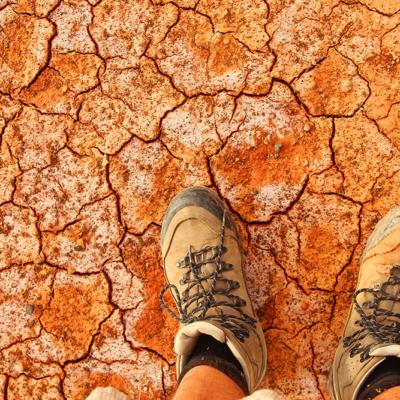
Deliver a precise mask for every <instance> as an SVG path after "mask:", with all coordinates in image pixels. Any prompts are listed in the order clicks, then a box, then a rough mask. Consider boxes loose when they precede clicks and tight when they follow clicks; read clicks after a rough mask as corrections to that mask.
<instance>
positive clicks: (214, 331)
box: [174, 321, 225, 356]
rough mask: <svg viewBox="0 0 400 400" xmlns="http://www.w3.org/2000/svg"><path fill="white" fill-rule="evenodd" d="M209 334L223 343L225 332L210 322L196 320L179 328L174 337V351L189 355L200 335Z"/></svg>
mask: <svg viewBox="0 0 400 400" xmlns="http://www.w3.org/2000/svg"><path fill="white" fill-rule="evenodd" d="M202 334H204V335H210V336H212V337H213V338H214V339H216V340H218V341H220V342H221V343H225V333H224V331H223V330H222V329H220V328H218V327H217V326H215V325H214V324H213V323H211V322H206V321H198V322H193V323H192V324H189V325H186V326H184V327H183V328H181V329H180V330H179V332H178V334H177V335H176V337H175V346H174V351H175V353H176V354H179V355H181V356H189V355H190V354H191V353H192V352H193V350H194V348H195V347H196V344H197V340H198V338H199V336H200V335H202Z"/></svg>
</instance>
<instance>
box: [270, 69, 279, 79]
mask: <svg viewBox="0 0 400 400" xmlns="http://www.w3.org/2000/svg"><path fill="white" fill-rule="evenodd" d="M271 76H272V77H273V78H279V77H280V74H279V72H278V71H272V72H271Z"/></svg>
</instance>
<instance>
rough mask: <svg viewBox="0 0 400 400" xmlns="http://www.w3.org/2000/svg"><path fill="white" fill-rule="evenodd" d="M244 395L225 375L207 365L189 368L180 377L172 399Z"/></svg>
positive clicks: (228, 398)
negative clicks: (181, 377)
mask: <svg viewBox="0 0 400 400" xmlns="http://www.w3.org/2000/svg"><path fill="white" fill-rule="evenodd" d="M244 396H245V394H244V392H243V390H242V389H240V387H239V386H238V385H237V384H236V383H235V382H234V381H233V380H232V379H231V378H229V377H228V376H227V375H225V374H224V373H222V372H221V371H219V370H218V369H215V368H213V367H209V366H208V365H200V366H198V367H195V368H193V369H191V370H190V371H189V372H188V373H187V374H186V375H185V377H184V378H183V379H182V381H181V383H180V385H179V387H178V390H177V391H176V394H175V397H174V400H185V399H188V398H190V399H191V400H219V399H224V400H236V399H241V398H243V397H244Z"/></svg>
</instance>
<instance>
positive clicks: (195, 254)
mask: <svg viewBox="0 0 400 400" xmlns="http://www.w3.org/2000/svg"><path fill="white" fill-rule="evenodd" d="M161 247H162V254H163V261H164V271H165V276H166V278H167V281H168V285H167V286H166V287H165V288H164V289H163V291H162V292H161V295H160V301H161V304H162V305H163V307H164V308H166V309H167V310H168V312H169V313H170V314H171V315H172V316H173V317H174V318H175V319H177V320H178V321H179V322H180V323H181V328H180V330H179V332H178V334H177V335H176V337H175V347H174V350H175V353H176V354H177V374H178V377H179V375H180V373H181V372H182V369H183V367H184V366H185V365H186V364H187V362H188V361H189V359H190V357H189V356H190V354H191V353H192V352H193V350H194V348H195V347H196V343H197V340H198V337H199V336H200V335H201V334H206V335H211V336H212V337H214V338H215V339H216V340H219V341H220V342H226V344H227V345H228V346H229V348H230V350H231V351H232V353H233V355H234V356H235V357H236V358H237V360H238V361H239V362H240V365H241V366H242V369H243V373H244V375H245V378H246V382H247V384H248V388H249V392H250V393H252V392H253V391H254V390H256V389H257V387H258V386H259V385H260V384H261V382H262V380H263V378H264V376H265V372H266V369H267V349H266V345H265V338H264V334H263V331H262V329H261V325H260V323H259V322H258V320H257V317H256V314H255V312H254V309H253V305H252V302H251V299H250V297H249V293H248V291H247V287H246V281H245V278H244V275H243V269H242V252H241V240H240V236H239V234H238V232H237V229H236V224H235V221H234V220H233V218H232V216H231V215H230V214H229V212H228V210H227V208H226V206H225V204H224V203H223V202H222V201H221V200H220V199H219V197H218V196H217V195H216V194H215V193H214V192H213V191H212V190H210V189H207V188H205V187H199V186H195V187H191V188H189V189H185V190H183V191H182V192H180V193H179V194H178V195H177V196H175V197H174V199H173V200H172V201H171V203H170V205H169V208H168V210H167V213H166V215H165V218H164V222H163V227H162V231H161ZM168 288H169V289H170V290H171V293H172V295H173V297H174V300H175V302H176V304H177V307H178V311H179V316H176V315H175V314H174V313H173V312H172V311H171V310H170V309H168V307H167V306H166V305H165V304H164V302H163V300H162V296H163V294H164V292H165V291H166V290H167V289H168Z"/></svg>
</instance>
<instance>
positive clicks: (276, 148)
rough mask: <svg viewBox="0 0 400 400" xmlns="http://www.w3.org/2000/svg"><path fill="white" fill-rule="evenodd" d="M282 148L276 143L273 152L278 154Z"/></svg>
mask: <svg viewBox="0 0 400 400" xmlns="http://www.w3.org/2000/svg"><path fill="white" fill-rule="evenodd" d="M282 146H283V145H282V144H280V143H276V144H275V151H276V152H277V153H279V152H280V151H281V148H282Z"/></svg>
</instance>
